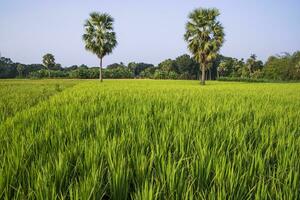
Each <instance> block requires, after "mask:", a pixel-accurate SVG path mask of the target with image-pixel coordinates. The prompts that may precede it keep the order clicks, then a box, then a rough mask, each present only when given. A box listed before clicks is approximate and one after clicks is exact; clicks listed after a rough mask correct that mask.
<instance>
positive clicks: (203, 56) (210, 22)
mask: <svg viewBox="0 0 300 200" xmlns="http://www.w3.org/2000/svg"><path fill="white" fill-rule="evenodd" d="M219 15H220V12H219V11H218V10H217V9H215V8H213V9H205V8H200V9H196V10H194V11H193V12H192V13H190V15H189V21H188V23H187V24H186V33H185V35H184V38H185V40H186V42H187V43H188V48H189V50H190V51H191V53H192V54H193V55H194V57H195V59H196V60H197V61H198V62H199V63H200V64H201V66H202V81H201V83H202V84H205V76H204V74H203V73H205V70H206V68H207V67H208V66H209V65H208V64H209V63H210V62H211V61H212V60H213V59H215V58H216V56H217V53H218V51H219V50H220V48H221V46H222V45H223V43H224V35H225V34H224V32H223V26H222V25H221V23H220V22H219V21H217V17H218V16H219Z"/></svg>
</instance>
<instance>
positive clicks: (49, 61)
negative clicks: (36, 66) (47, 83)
mask: <svg viewBox="0 0 300 200" xmlns="http://www.w3.org/2000/svg"><path fill="white" fill-rule="evenodd" d="M43 64H44V66H45V67H46V68H47V70H48V77H49V78H50V69H51V68H53V67H54V66H55V58H54V56H53V55H52V54H51V53H47V54H46V55H44V56H43Z"/></svg>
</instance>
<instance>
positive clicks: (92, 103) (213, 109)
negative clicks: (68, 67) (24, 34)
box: [0, 80, 300, 199]
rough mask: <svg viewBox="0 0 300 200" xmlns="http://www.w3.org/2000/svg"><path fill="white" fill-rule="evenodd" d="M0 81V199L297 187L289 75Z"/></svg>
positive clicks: (269, 192) (294, 101) (287, 191)
mask: <svg viewBox="0 0 300 200" xmlns="http://www.w3.org/2000/svg"><path fill="white" fill-rule="evenodd" d="M70 82H71V83H70ZM78 83H79V84H78ZM0 84H1V87H0V93H1V95H0V102H1V103H2V102H4V104H6V103H7V102H13V105H12V106H11V107H18V109H16V110H15V111H14V112H13V113H10V114H9V117H5V118H2V119H3V121H2V123H0V130H1V131H0V136H1V140H0V144H1V145H0V199H299V197H300V191H299V188H300V181H299V180H300V174H299V171H298V169H299V168H300V160H299V158H298V157H299V153H300V151H299V149H300V129H299V127H300V111H299V109H298V108H299V107H300V87H299V84H297V83H296V84H274V83H268V84H264V83H257V84H247V83H221V82H208V85H209V87H202V88H199V87H198V84H197V82H196V81H152V80H137V81H132V80H118V81H114V80H112V81H111V80H108V81H106V82H105V83H103V84H98V83H97V82H96V81H75V82H73V81H71V80H39V81H29V80H26V81H19V80H18V81H15V80H14V81H0ZM57 84H58V85H59V87H60V88H64V87H66V85H69V84H71V85H73V84H77V85H75V86H73V87H72V88H69V89H64V90H63V91H62V92H57V89H56V88H57ZM12 91H17V92H12ZM50 96H51V97H50ZM0 107H1V106H0ZM2 109H3V107H2ZM1 114H2V112H0V115H1Z"/></svg>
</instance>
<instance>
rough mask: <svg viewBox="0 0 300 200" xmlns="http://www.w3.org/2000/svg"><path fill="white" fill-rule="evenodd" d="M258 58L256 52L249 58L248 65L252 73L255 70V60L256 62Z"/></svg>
mask: <svg viewBox="0 0 300 200" xmlns="http://www.w3.org/2000/svg"><path fill="white" fill-rule="evenodd" d="M256 58H257V56H256V55H255V54H251V56H250V58H248V59H247V67H248V69H249V73H250V75H251V74H252V73H253V71H254V65H255V62H256Z"/></svg>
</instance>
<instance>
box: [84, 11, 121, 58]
mask: <svg viewBox="0 0 300 200" xmlns="http://www.w3.org/2000/svg"><path fill="white" fill-rule="evenodd" d="M113 22H114V19H113V18H112V17H111V16H110V15H109V14H106V13H104V14H100V13H96V12H93V13H91V14H90V19H88V20H87V21H86V22H85V25H84V27H85V34H84V35H83V40H84V41H85V48H86V49H87V50H88V51H91V52H92V53H94V54H96V55H97V56H98V57H99V58H103V57H104V56H106V55H108V54H110V53H111V52H112V50H113V49H114V48H115V47H116V45H117V40H116V33H115V32H114V31H113Z"/></svg>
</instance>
